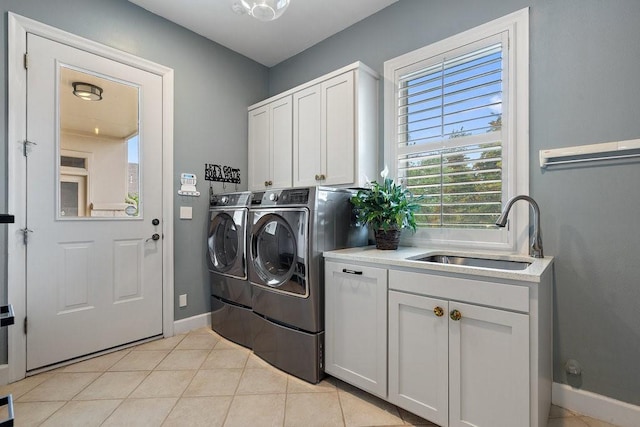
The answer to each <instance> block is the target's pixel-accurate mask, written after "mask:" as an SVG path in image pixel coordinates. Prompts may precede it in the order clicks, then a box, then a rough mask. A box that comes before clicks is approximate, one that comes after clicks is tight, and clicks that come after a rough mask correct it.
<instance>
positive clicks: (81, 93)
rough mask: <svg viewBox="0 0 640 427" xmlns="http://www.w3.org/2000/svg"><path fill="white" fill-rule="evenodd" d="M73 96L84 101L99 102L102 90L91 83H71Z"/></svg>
mask: <svg viewBox="0 0 640 427" xmlns="http://www.w3.org/2000/svg"><path fill="white" fill-rule="evenodd" d="M71 84H72V85H73V94H74V95H75V96H77V97H78V98H80V99H84V100H85V101H100V100H101V99H102V88H101V87H98V86H96V85H93V84H91V83H83V82H73V83H71Z"/></svg>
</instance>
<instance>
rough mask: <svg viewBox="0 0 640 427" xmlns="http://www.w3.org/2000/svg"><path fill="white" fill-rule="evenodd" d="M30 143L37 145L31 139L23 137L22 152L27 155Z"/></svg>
mask: <svg viewBox="0 0 640 427" xmlns="http://www.w3.org/2000/svg"><path fill="white" fill-rule="evenodd" d="M32 145H38V144H36V143H35V142H33V141H29V140H27V139H25V140H24V141H22V154H23V155H24V156H25V157H27V156H28V155H29V151H30V149H29V147H31V146H32Z"/></svg>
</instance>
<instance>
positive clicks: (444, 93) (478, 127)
mask: <svg viewBox="0 0 640 427" xmlns="http://www.w3.org/2000/svg"><path fill="white" fill-rule="evenodd" d="M478 44H479V45H480V46H479V47H478ZM504 44H505V43H504V42H503V41H502V40H501V38H500V37H498V42H496V41H495V38H492V39H490V40H487V41H482V42H480V43H476V44H474V46H473V48H472V49H471V50H469V46H465V47H463V48H460V49H457V50H453V51H449V52H447V53H446V55H442V56H439V57H432V58H429V59H428V60H425V61H423V62H422V63H419V64H413V65H412V66H411V67H409V68H410V71H409V72H407V73H404V74H399V75H398V78H397V81H396V84H397V106H398V107H397V110H396V111H397V117H396V120H395V121H396V123H397V138H396V142H397V150H396V153H397V175H398V178H399V179H400V180H401V181H402V182H403V184H405V185H406V186H407V187H408V188H409V189H411V190H412V192H413V193H414V194H420V195H423V196H424V200H423V203H422V208H421V209H420V211H419V212H418V213H417V215H416V220H417V222H418V225H419V226H420V227H441V228H447V227H454V228H488V227H491V228H493V227H494V223H495V220H496V219H497V217H498V216H499V215H500V211H501V209H502V202H501V200H502V194H503V188H502V187H503V172H502V153H503V146H502V141H503V138H502V114H503V96H504V87H503V80H504V68H505V61H504V50H505V49H504V47H505V46H504Z"/></svg>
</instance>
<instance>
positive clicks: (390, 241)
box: [374, 229, 400, 250]
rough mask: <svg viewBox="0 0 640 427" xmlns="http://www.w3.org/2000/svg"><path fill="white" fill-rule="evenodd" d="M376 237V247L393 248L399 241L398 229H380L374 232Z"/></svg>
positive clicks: (395, 247)
mask: <svg viewBox="0 0 640 427" xmlns="http://www.w3.org/2000/svg"><path fill="white" fill-rule="evenodd" d="M374 234H375V237H376V249H382V250H395V249H398V244H399V243H400V230H382V229H378V230H375V232H374Z"/></svg>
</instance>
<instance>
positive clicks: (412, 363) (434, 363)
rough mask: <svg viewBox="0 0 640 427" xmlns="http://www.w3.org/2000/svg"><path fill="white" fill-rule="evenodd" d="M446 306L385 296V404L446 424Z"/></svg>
mask: <svg viewBox="0 0 640 427" xmlns="http://www.w3.org/2000/svg"><path fill="white" fill-rule="evenodd" d="M447 319H448V301H446V300H440V299H434V298H427V297H424V296H418V295H412V294H407V293H403V292H396V291H389V401H390V402H392V403H394V404H396V405H398V406H400V407H401V408H404V409H406V410H408V411H410V412H413V413H414V414H417V415H420V416H421V417H423V418H425V419H427V420H429V421H432V422H434V423H436V424H438V425H440V426H442V427H444V426H446V425H447V423H448V420H449V407H448V406H449V405H448V402H449V386H448V383H449V376H448V365H449V361H448V355H449V344H448V343H449V338H448V336H449V332H448V330H449V326H448V322H447Z"/></svg>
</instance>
